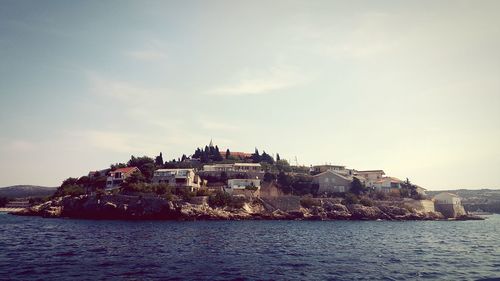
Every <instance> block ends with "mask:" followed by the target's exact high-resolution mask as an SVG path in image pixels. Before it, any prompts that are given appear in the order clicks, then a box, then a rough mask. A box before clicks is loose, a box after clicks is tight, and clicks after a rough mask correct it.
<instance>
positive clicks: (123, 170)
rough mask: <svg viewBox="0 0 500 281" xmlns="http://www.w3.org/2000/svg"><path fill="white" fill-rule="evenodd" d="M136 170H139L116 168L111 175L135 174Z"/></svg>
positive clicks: (134, 168) (135, 168)
mask: <svg viewBox="0 0 500 281" xmlns="http://www.w3.org/2000/svg"><path fill="white" fill-rule="evenodd" d="M136 170H139V169H138V168H137V167H126V168H118V169H116V170H114V171H112V172H111V173H123V174H130V173H133V172H135V171H136Z"/></svg>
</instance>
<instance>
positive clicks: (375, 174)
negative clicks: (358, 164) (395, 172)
mask: <svg viewBox="0 0 500 281" xmlns="http://www.w3.org/2000/svg"><path fill="white" fill-rule="evenodd" d="M354 175H355V176H356V177H357V178H358V179H360V180H361V181H362V182H363V183H364V184H365V185H366V186H367V187H374V186H375V182H377V181H380V180H381V179H382V178H383V177H384V175H385V173H384V171H382V170H366V171H356V172H355V173H354Z"/></svg>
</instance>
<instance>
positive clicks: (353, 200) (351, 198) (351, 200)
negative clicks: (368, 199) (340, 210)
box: [342, 193, 359, 205]
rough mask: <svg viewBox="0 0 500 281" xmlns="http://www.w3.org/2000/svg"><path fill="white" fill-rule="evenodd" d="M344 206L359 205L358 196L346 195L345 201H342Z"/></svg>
mask: <svg viewBox="0 0 500 281" xmlns="http://www.w3.org/2000/svg"><path fill="white" fill-rule="evenodd" d="M342 204H343V205H351V204H359V199H358V197H357V196H356V194H352V193H346V194H345V198H344V200H342Z"/></svg>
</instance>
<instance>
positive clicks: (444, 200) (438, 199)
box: [433, 192, 467, 218]
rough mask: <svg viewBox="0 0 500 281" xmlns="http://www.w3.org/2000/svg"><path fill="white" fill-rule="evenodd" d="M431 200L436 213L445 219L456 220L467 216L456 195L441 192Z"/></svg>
mask: <svg viewBox="0 0 500 281" xmlns="http://www.w3.org/2000/svg"><path fill="white" fill-rule="evenodd" d="M433 200H434V207H435V209H436V211H438V212H440V213H441V214H443V216H445V217H446V218H456V217H460V216H463V215H466V214H467V213H466V212H465V209H464V206H463V205H462V201H461V200H460V197H458V195H456V194H453V193H449V192H441V193H439V194H438V195H436V196H434V198H433Z"/></svg>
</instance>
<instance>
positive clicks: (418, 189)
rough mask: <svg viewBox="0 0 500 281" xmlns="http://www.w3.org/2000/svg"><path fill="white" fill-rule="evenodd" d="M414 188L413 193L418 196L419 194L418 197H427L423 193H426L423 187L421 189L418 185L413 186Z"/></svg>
mask: <svg viewBox="0 0 500 281" xmlns="http://www.w3.org/2000/svg"><path fill="white" fill-rule="evenodd" d="M415 187H416V189H415V191H416V192H417V193H418V194H420V195H422V196H426V195H427V194H426V193H425V192H426V191H427V189H425V188H423V187H421V186H418V185H415Z"/></svg>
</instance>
